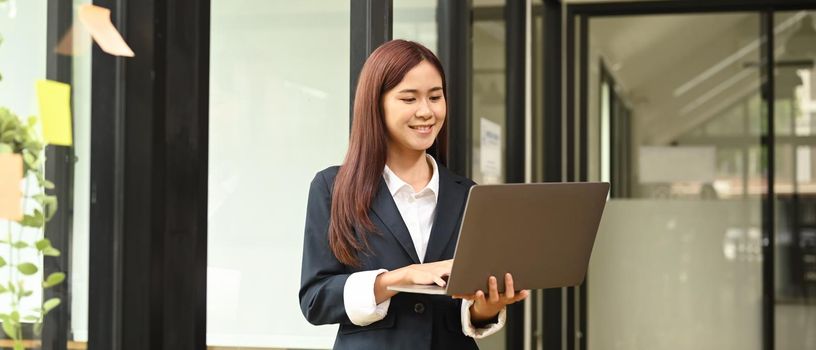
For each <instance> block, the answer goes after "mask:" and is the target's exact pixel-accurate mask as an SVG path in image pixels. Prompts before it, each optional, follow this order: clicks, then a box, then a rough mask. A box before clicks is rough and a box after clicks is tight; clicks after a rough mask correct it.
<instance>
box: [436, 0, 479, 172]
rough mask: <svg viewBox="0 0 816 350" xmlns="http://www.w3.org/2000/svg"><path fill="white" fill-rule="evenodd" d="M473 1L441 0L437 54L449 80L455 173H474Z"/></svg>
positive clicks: (449, 161)
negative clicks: (472, 133) (472, 94)
mask: <svg viewBox="0 0 816 350" xmlns="http://www.w3.org/2000/svg"><path fill="white" fill-rule="evenodd" d="M470 11H471V1H470V0H438V2H437V18H436V20H437V23H438V25H437V30H438V31H439V41H438V43H439V47H438V50H437V55H438V56H439V60H440V61H442V66H443V68H444V69H445V77H446V80H447V87H446V94H447V102H448V116H447V123H448V149H447V164H446V165H447V167H448V169H450V170H451V171H453V172H454V173H456V174H460V175H464V176H468V175H470V173H471V167H472V166H471V163H472V162H471V153H472V152H471V145H472V143H471V141H472V140H471V138H472V136H471V130H472V129H471V127H472V126H471V125H472V121H471V120H470V119H471V110H472V107H471V83H472V82H471V72H472V70H473V69H472V68H473V61H472V58H471V42H470V37H471V27H470V26H471V23H472V19H471V17H470V15H469V14H470Z"/></svg>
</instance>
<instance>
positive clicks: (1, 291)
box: [0, 284, 8, 294]
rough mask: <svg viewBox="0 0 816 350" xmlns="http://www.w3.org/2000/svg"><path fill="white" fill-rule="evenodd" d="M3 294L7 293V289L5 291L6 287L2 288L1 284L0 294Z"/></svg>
mask: <svg viewBox="0 0 816 350" xmlns="http://www.w3.org/2000/svg"><path fill="white" fill-rule="evenodd" d="M5 292H8V289H6V287H5V286H3V285H2V284H0V294H3V293H5Z"/></svg>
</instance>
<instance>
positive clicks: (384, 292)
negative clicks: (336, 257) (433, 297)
mask: <svg viewBox="0 0 816 350" xmlns="http://www.w3.org/2000/svg"><path fill="white" fill-rule="evenodd" d="M452 266H453V259H450V260H443V261H437V262H432V263H427V264H413V265H408V266H406V267H403V268H400V269H396V270H393V271H388V272H385V273H382V274H380V275H379V276H377V279H376V280H374V297H375V299H376V301H377V304H379V303H382V302H383V301H385V300H387V299H389V298H391V297H392V296H394V295H396V294H397V292H395V291H392V290H388V287H389V286H399V285H407V284H437V285H439V286H440V287H444V286H445V285H446V282H445V280H444V279H443V277H445V276H448V275H450V271H451V267H452Z"/></svg>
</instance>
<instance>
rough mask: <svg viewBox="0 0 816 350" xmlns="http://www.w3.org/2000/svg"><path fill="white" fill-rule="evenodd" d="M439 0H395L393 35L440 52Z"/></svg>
mask: <svg viewBox="0 0 816 350" xmlns="http://www.w3.org/2000/svg"><path fill="white" fill-rule="evenodd" d="M437 2H438V1H437V0H394V19H393V20H394V26H393V31H392V37H393V38H394V39H405V40H411V41H416V42H418V43H420V44H422V45H424V46H425V47H427V48H428V49H430V50H431V51H433V52H434V53H436V54H438V52H437V51H436V50H437V45H438V44H437V41H438V40H437V39H438V37H439V34H438V32H437V21H436V8H437Z"/></svg>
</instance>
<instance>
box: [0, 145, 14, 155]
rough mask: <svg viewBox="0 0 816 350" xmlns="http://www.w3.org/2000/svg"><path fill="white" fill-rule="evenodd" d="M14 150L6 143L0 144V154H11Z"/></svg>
mask: <svg viewBox="0 0 816 350" xmlns="http://www.w3.org/2000/svg"><path fill="white" fill-rule="evenodd" d="M12 152H14V149H13V148H11V146H9V145H8V144H6V143H0V154H6V153H12Z"/></svg>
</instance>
